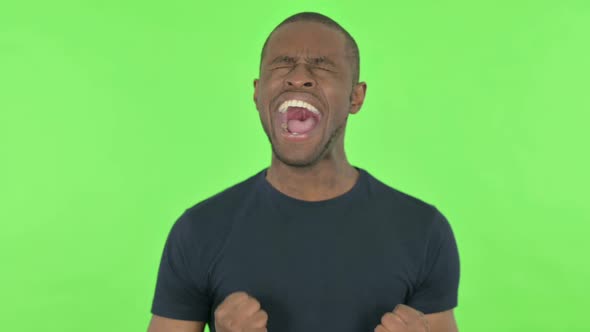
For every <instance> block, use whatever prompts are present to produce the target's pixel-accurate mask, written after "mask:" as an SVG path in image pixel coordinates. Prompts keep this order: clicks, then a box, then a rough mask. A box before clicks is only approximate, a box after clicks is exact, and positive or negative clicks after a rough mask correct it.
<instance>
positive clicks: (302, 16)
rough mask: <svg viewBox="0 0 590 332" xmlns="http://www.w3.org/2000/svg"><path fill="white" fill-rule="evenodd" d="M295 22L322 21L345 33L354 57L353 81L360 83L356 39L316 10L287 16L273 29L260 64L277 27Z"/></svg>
mask: <svg viewBox="0 0 590 332" xmlns="http://www.w3.org/2000/svg"><path fill="white" fill-rule="evenodd" d="M294 22H316V23H321V24H324V25H326V26H328V27H331V28H334V29H336V30H338V31H340V32H342V33H343V34H344V37H345V38H346V44H347V47H348V50H349V51H350V53H351V57H352V59H351V65H352V81H353V82H352V83H353V84H356V83H358V81H359V75H360V56H359V48H358V45H357V44H356V41H355V40H354V38H352V36H351V35H350V34H349V33H348V31H346V30H345V29H344V28H343V27H342V26H341V25H340V24H338V23H337V22H336V21H334V20H333V19H331V18H329V17H328V16H326V15H322V14H320V13H315V12H301V13H297V14H294V15H291V16H289V17H287V18H286V19H285V20H284V21H283V22H281V23H280V24H279V25H277V26H276V27H275V28H274V29H273V30H272V31H271V33H270V34H269V35H268V37H267V38H266V40H265V41H264V46H263V47H262V53H261V54H260V65H261V66H262V58H264V52H265V51H266V45H267V44H268V41H269V40H270V37H271V36H272V34H273V33H274V32H275V31H277V29H279V28H280V27H282V26H283V25H285V24H289V23H294Z"/></svg>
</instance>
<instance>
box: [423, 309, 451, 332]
mask: <svg viewBox="0 0 590 332" xmlns="http://www.w3.org/2000/svg"><path fill="white" fill-rule="evenodd" d="M424 316H425V317H426V320H428V325H429V326H430V332H458V331H459V329H458V327H457V322H456V321H455V314H454V312H453V309H451V310H447V311H443V312H437V313H434V314H428V315H424Z"/></svg>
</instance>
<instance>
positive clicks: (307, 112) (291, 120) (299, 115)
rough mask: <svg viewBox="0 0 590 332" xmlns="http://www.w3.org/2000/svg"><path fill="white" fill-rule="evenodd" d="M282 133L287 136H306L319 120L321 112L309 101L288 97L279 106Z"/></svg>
mask: <svg viewBox="0 0 590 332" xmlns="http://www.w3.org/2000/svg"><path fill="white" fill-rule="evenodd" d="M279 114H280V116H279V118H280V123H281V129H282V131H283V134H286V135H287V136H289V137H302V138H303V137H307V135H308V133H309V132H311V131H312V130H313V129H314V128H315V127H316V126H317V124H318V123H319V122H320V119H321V117H322V114H321V113H320V112H319V111H318V110H317V108H316V107H315V106H313V105H311V104H310V103H307V102H305V101H302V100H297V99H290V100H286V101H284V102H283V103H282V104H281V105H280V106H279Z"/></svg>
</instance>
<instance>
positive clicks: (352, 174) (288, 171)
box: [266, 160, 359, 201]
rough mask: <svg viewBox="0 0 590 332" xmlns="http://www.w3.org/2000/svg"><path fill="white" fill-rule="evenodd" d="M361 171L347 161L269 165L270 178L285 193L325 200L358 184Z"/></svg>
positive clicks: (313, 199) (307, 199)
mask: <svg viewBox="0 0 590 332" xmlns="http://www.w3.org/2000/svg"><path fill="white" fill-rule="evenodd" d="M358 177H359V172H358V171H357V170H356V169H355V168H354V167H353V166H352V165H350V164H349V163H348V162H347V161H344V162H342V163H339V164H336V163H331V162H330V161H328V160H323V161H322V162H320V163H318V164H316V165H314V166H311V167H308V168H297V167H291V166H287V165H285V164H283V163H281V162H278V161H277V162H275V160H273V163H272V164H271V166H270V167H269V168H268V170H267V173H266V180H267V181H268V182H269V183H270V184H271V185H272V186H273V187H274V188H275V189H277V190H278V191H280V192H282V193H283V194H285V195H287V196H290V197H293V198H296V199H300V200H304V201H322V200H327V199H331V198H334V197H337V196H340V195H342V194H344V193H346V192H348V191H349V190H350V189H352V187H354V185H355V183H356V182H357V179H358Z"/></svg>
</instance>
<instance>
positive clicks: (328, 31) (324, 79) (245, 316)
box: [148, 22, 457, 332]
mask: <svg viewBox="0 0 590 332" xmlns="http://www.w3.org/2000/svg"><path fill="white" fill-rule="evenodd" d="M277 59H278V60H277ZM366 91H367V85H366V84H365V83H364V82H360V83H355V82H353V72H352V66H351V62H350V57H349V53H348V50H347V47H346V39H345V37H344V35H343V34H342V33H341V32H339V31H337V30H335V29H333V28H330V27H327V26H325V25H322V24H319V23H314V22H295V23H289V24H287V25H285V26H282V27H280V28H279V29H278V30H276V31H275V32H274V33H273V35H272V36H271V39H270V40H269V42H268V44H267V49H266V53H265V56H264V58H263V59H262V64H261V70H260V78H259V79H257V80H255V81H254V101H255V103H256V108H257V109H258V113H259V115H260V120H261V122H262V126H263V128H264V131H265V133H266V135H267V136H268V138H269V140H270V142H271V144H272V147H273V155H272V162H271V166H270V167H269V169H268V172H267V180H268V181H269V182H270V183H271V184H272V185H273V186H274V187H275V188H277V189H278V190H280V191H281V192H283V193H285V194H286V195H288V196H291V197H294V198H298V199H301V200H306V201H318V200H326V199H330V198H334V197H336V196H339V195H342V194H343V193H345V192H347V191H348V190H350V189H351V188H352V187H353V186H354V184H355V183H356V181H357V178H358V172H357V171H356V169H354V167H352V166H351V165H350V163H349V162H348V160H347V158H346V154H345V152H344V133H345V129H346V123H347V120H348V116H349V115H350V114H356V113H358V112H359V110H360V109H361V106H362V105H363V101H364V99H365V93H366ZM285 99H304V100H305V101H308V102H310V103H312V104H313V105H314V106H316V107H317V108H318V110H319V111H320V112H321V113H322V119H321V121H320V122H319V123H318V126H319V128H317V129H319V130H316V131H315V133H314V135H311V136H310V137H309V138H308V139H306V140H303V141H298V142H293V141H288V140H286V139H285V138H284V137H283V136H281V127H280V121H278V117H276V112H277V107H278V105H279V104H280V102H281V101H283V100H285ZM263 308H264V304H263V303H262V304H261V303H259V302H258V301H257V300H256V299H255V298H253V297H251V296H250V295H248V294H246V293H245V292H235V293H232V294H229V295H228V296H227V297H226V299H225V300H224V301H223V302H222V303H221V304H220V305H219V306H218V307H217V308H216V309H215V326H216V330H217V331H218V332H234V331H251V332H263V331H267V329H266V324H267V320H268V315H267V314H266V312H265V311H264V309H263ZM204 327H205V322H193V321H183V320H177V319H170V318H165V317H161V316H157V315H153V317H152V320H151V322H150V326H149V331H148V332H170V331H176V332H202V331H204ZM374 331H375V332H426V331H428V332H456V331H457V325H456V323H455V318H454V315H453V310H448V311H444V312H439V313H433V314H428V315H424V314H422V313H421V312H419V311H417V310H415V309H413V308H411V307H409V306H405V305H399V306H397V307H396V308H393V310H392V311H390V312H387V313H383V315H382V319H381V322H380V324H379V325H377V326H376V327H375V328H374Z"/></svg>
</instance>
